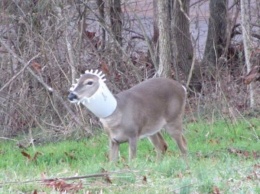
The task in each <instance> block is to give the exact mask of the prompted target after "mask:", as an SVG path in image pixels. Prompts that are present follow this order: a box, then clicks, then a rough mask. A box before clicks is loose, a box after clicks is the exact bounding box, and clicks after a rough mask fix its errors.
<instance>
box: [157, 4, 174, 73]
mask: <svg viewBox="0 0 260 194" xmlns="http://www.w3.org/2000/svg"><path fill="white" fill-rule="evenodd" d="M157 6H158V27H159V40H158V42H159V67H158V70H157V73H156V75H157V76H160V77H170V75H171V72H170V67H171V58H172V55H171V45H170V29H171V28H170V11H169V7H170V1H169V0H164V1H158V2H157Z"/></svg>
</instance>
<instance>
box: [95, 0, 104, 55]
mask: <svg viewBox="0 0 260 194" xmlns="http://www.w3.org/2000/svg"><path fill="white" fill-rule="evenodd" d="M97 6H98V11H99V17H100V21H99V22H100V23H102V24H103V25H104V24H105V2H104V0H97ZM101 27H102V43H101V49H102V50H104V49H105V45H106V30H105V29H104V27H103V26H102V25H101Z"/></svg>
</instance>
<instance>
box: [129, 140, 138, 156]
mask: <svg viewBox="0 0 260 194" xmlns="http://www.w3.org/2000/svg"><path fill="white" fill-rule="evenodd" d="M128 143H129V161H130V160H132V159H134V158H135V157H136V149H137V137H136V136H134V137H130V138H129V140H128Z"/></svg>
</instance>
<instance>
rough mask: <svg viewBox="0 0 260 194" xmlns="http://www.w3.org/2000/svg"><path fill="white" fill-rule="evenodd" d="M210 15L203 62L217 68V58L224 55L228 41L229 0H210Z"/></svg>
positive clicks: (213, 68)
mask: <svg viewBox="0 0 260 194" xmlns="http://www.w3.org/2000/svg"><path fill="white" fill-rule="evenodd" d="M209 9H210V17H209V27H208V35H207V41H206V46H205V51H204V56H203V64H204V65H207V67H208V68H209V69H211V70H213V72H214V70H215V67H216V64H217V60H218V58H219V57H220V56H221V55H222V53H223V51H224V49H225V43H226V34H227V33H226V31H227V0H210V3H209Z"/></svg>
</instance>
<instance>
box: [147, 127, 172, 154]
mask: <svg viewBox="0 0 260 194" xmlns="http://www.w3.org/2000/svg"><path fill="white" fill-rule="evenodd" d="M149 139H150V141H151V142H152V143H153V145H154V147H155V150H156V155H157V159H160V158H161V157H162V154H164V153H165V152H166V150H167V148H168V146H167V143H166V142H165V141H164V139H163V136H162V134H161V133H160V132H158V133H156V134H154V135H152V136H150V137H149Z"/></svg>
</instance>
